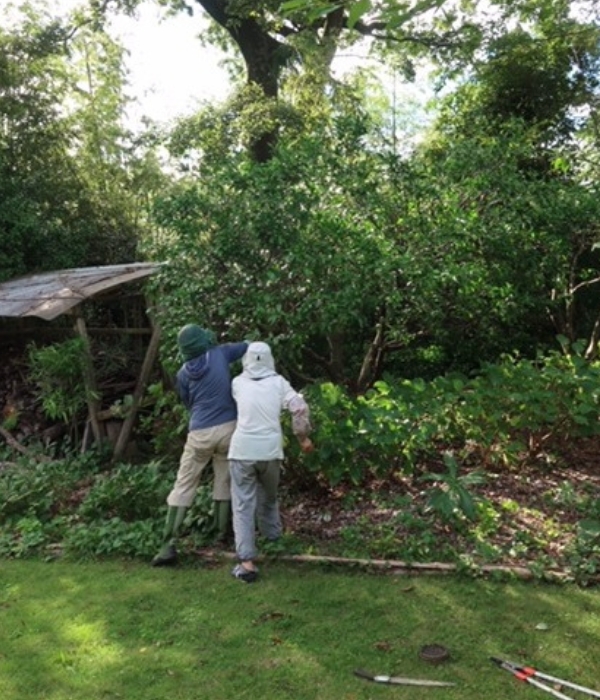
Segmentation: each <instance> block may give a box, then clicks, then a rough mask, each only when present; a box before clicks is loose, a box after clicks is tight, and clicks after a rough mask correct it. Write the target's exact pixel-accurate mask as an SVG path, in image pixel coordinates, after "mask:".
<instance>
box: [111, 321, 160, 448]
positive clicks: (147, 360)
mask: <svg viewBox="0 0 600 700" xmlns="http://www.w3.org/2000/svg"><path fill="white" fill-rule="evenodd" d="M160 335H161V329H160V326H159V325H158V324H155V325H154V328H153V331H152V337H151V338H150V344H149V345H148V349H147V350H146V356H145V357H144V362H143V364H142V369H141V370H140V376H139V377H138V381H137V385H136V387H135V390H134V392H133V400H132V402H131V407H130V408H129V411H128V413H127V416H126V417H125V420H124V421H123V425H122V426H121V432H120V433H119V437H118V438H117V443H116V445H115V449H114V451H113V460H114V461H117V460H119V459H121V457H122V456H123V454H124V453H125V448H126V447H127V443H128V442H129V438H130V436H131V431H132V430H133V424H134V422H135V418H136V415H137V411H138V408H139V405H140V402H141V400H142V396H143V395H144V390H145V388H146V384H147V383H148V378H149V377H150V372H151V370H152V365H153V364H154V361H155V360H156V356H157V355H158V346H159V343H160Z"/></svg>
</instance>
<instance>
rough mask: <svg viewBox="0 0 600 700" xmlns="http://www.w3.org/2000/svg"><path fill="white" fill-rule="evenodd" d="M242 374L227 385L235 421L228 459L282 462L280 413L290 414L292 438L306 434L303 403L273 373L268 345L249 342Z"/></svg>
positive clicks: (307, 426)
mask: <svg viewBox="0 0 600 700" xmlns="http://www.w3.org/2000/svg"><path fill="white" fill-rule="evenodd" d="M242 362H243V365H244V371H243V372H242V374H240V375H239V376H237V377H235V378H234V380H233V382H232V384H231V391H232V394H233V398H234V399H235V402H236V403H237V409H238V418H237V424H236V429H235V432H234V433H233V436H232V438H231V443H230V446H229V454H228V457H229V459H239V460H252V461H263V460H264V461H266V460H270V459H283V431H282V429H281V412H282V411H283V410H287V411H290V413H291V414H292V428H293V431H294V433H295V434H296V435H298V436H304V435H308V433H309V432H310V421H309V410H308V406H307V404H306V401H305V400H304V398H303V397H302V395H301V394H299V393H298V392H297V391H295V390H294V389H293V388H292V386H291V384H290V383H289V382H288V380H287V379H285V377H282V376H281V375H280V374H277V373H276V372H275V368H274V363H273V358H272V356H271V354H270V349H269V346H268V345H266V344H265V343H251V344H250V346H249V347H248V351H247V353H246V355H245V356H244V358H243V360H242Z"/></svg>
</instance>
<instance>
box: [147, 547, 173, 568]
mask: <svg viewBox="0 0 600 700" xmlns="http://www.w3.org/2000/svg"><path fill="white" fill-rule="evenodd" d="M175 564H177V550H176V549H175V547H174V546H173V545H172V544H169V545H167V546H166V547H163V548H162V549H161V550H160V552H159V553H158V554H157V555H156V556H155V557H154V559H153V560H152V566H175Z"/></svg>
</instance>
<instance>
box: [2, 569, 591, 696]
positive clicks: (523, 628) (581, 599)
mask: <svg viewBox="0 0 600 700" xmlns="http://www.w3.org/2000/svg"><path fill="white" fill-rule="evenodd" d="M230 566H231V564H230V563H222V564H220V563H219V564H217V565H210V566H209V565H207V564H205V563H203V562H201V561H190V562H188V563H186V564H185V565H184V566H182V567H180V568H178V569H173V570H169V569H152V568H151V567H149V566H148V565H147V564H143V563H140V562H123V561H109V562H95V563H70V562H66V561H56V562H52V563H44V562H41V561H31V560H19V561H15V560H4V561H2V562H0V698H2V699H3V700H117V699H118V700H121V699H124V700H201V699H206V700H234V699H237V698H240V699H244V698H248V699H250V698H262V699H263V700H285V699H286V698H290V699H292V698H293V699H294V700H315V699H316V700H367V699H373V700H378V699H379V698H410V699H411V700H420V699H421V698H432V697H436V698H448V699H449V700H452V699H456V698H461V700H482V698H489V699H490V700H512V699H513V698H523V700H527V699H528V698H532V699H533V698H536V697H548V695H547V694H545V693H543V692H542V691H540V690H538V689H536V688H533V687H531V686H526V685H524V684H520V683H519V682H518V681H516V680H515V679H514V678H512V677H511V676H510V675H509V674H508V673H507V672H506V671H503V670H501V669H499V668H497V667H496V666H495V665H494V664H492V663H491V662H490V660H489V657H490V656H499V657H502V658H506V659H509V660H513V661H518V662H524V663H528V664H532V665H535V666H537V667H538V668H539V669H541V670H543V671H545V672H546V673H550V674H551V675H554V676H558V677H561V678H565V679H568V680H571V681H574V682H576V683H579V684H581V685H585V686H589V687H595V688H596V689H600V681H599V679H600V660H599V658H598V653H597V651H598V639H599V638H600V595H599V594H598V591H597V590H594V589H581V588H577V587H574V586H558V585H551V584H541V583H538V584H536V583H525V582H520V581H510V582H499V581H487V580H469V579H462V578H459V577H450V576H447V577H431V576H429V577H421V578H407V577H404V576H394V575H391V574H387V575H376V574H369V573H365V572H361V571H348V570H346V569H338V568H327V567H316V566H314V565H304V566H300V565H293V564H289V563H284V562H266V563H265V564H264V566H263V571H262V572H261V573H262V574H263V575H262V578H261V580H260V581H259V582H258V583H256V584H253V585H246V584H243V583H241V582H239V581H237V580H234V579H233V578H232V577H231V576H230V575H229V569H230ZM434 642H435V643H440V644H444V645H446V646H447V647H448V648H449V649H450V651H451V655H452V658H451V660H450V661H449V662H446V663H445V664H442V665H439V666H431V665H429V664H427V663H426V662H424V661H421V660H420V659H419V657H418V651H419V649H420V647H421V646H422V645H424V644H427V643H434ZM359 667H362V668H365V669H367V670H370V671H372V672H374V673H379V674H394V675H403V676H410V677H418V678H430V679H438V680H446V681H451V682H454V683H456V686H455V687H454V688H448V689H447V688H415V687H402V686H394V687H390V686H385V685H379V684H374V683H370V682H369V681H366V680H362V679H360V678H357V677H355V676H354V675H353V670H354V669H355V668H359ZM565 692H567V691H565ZM567 694H573V695H574V696H576V695H577V694H576V693H572V691H571V692H567Z"/></svg>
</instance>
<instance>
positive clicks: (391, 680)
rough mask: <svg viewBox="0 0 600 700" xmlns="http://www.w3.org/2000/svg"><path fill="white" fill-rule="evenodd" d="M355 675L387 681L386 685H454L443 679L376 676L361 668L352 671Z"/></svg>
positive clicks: (377, 680)
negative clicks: (430, 679) (429, 679)
mask: <svg viewBox="0 0 600 700" xmlns="http://www.w3.org/2000/svg"><path fill="white" fill-rule="evenodd" d="M354 675H355V676H360V678H366V679H367V680H369V681H374V682H375V683H387V684H388V685H423V686H429V687H432V688H445V687H449V686H452V685H454V683H446V682H445V681H428V680H425V679H421V678H403V677H402V676H376V675H373V674H372V673H369V672H368V671H363V669H362V668H358V669H356V671H354Z"/></svg>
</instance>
